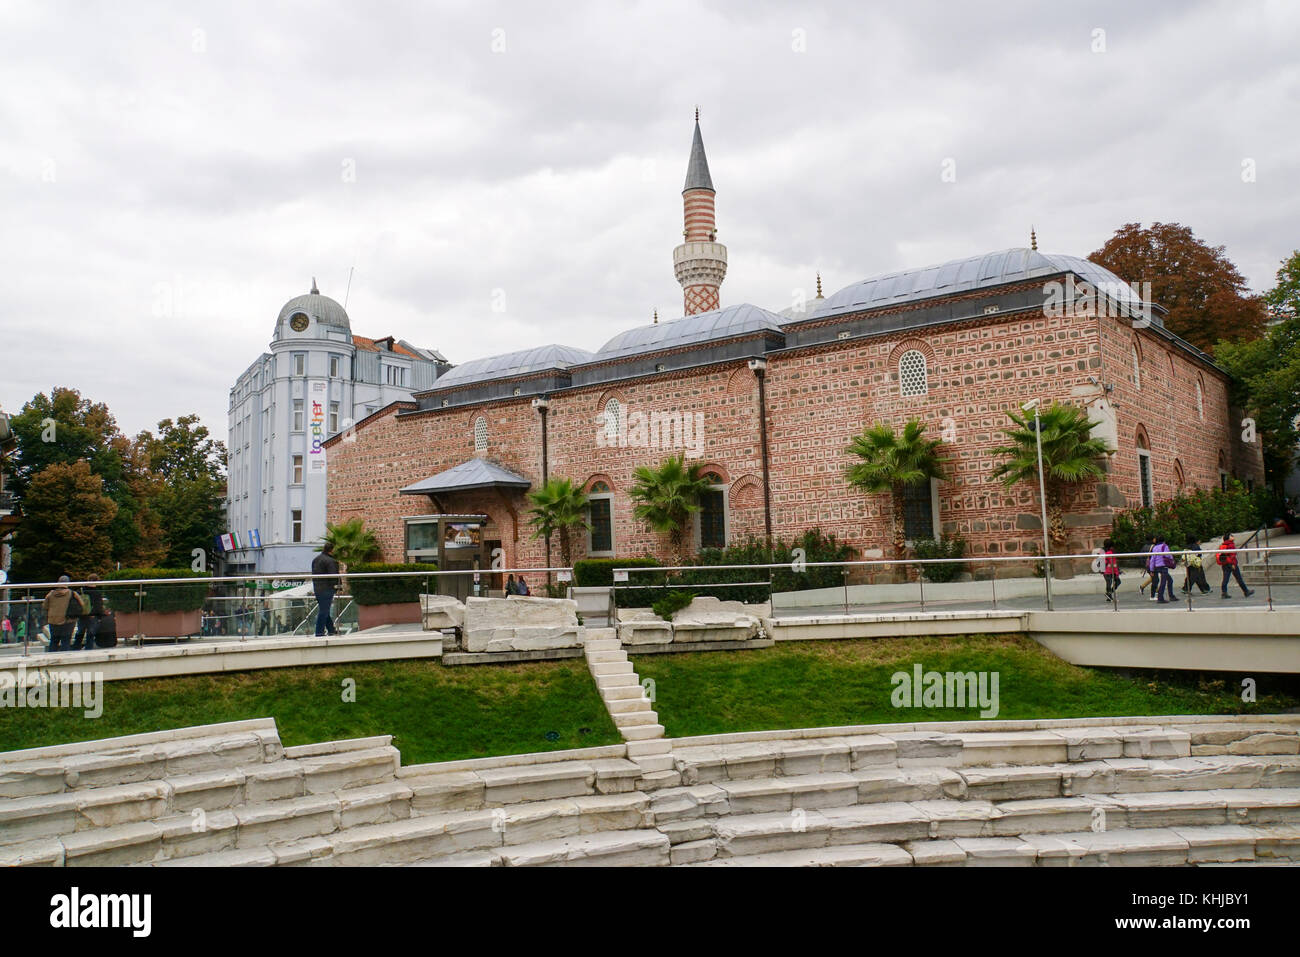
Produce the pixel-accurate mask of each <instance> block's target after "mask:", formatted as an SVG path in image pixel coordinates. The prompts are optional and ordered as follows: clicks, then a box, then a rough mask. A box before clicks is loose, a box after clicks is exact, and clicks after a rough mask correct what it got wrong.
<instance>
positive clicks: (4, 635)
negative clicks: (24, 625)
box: [0, 615, 14, 645]
mask: <svg viewBox="0 0 1300 957" xmlns="http://www.w3.org/2000/svg"><path fill="white" fill-rule="evenodd" d="M13 640H14V624H13V622H11V621H10V620H9V616H8V615H5V616H4V618H0V642H3V643H4V644H6V645H7V644H9V642H11V641H13Z"/></svg>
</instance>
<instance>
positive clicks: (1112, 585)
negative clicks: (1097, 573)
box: [1101, 538, 1119, 602]
mask: <svg viewBox="0 0 1300 957" xmlns="http://www.w3.org/2000/svg"><path fill="white" fill-rule="evenodd" d="M1101 555H1102V559H1101V574H1102V577H1103V578H1105V579H1106V600H1107V601H1110V602H1113V601H1114V600H1115V592H1116V591H1118V590H1119V559H1117V558H1116V557H1115V543H1114V542H1113V541H1111V540H1110V539H1109V538H1108V539H1106V540H1105V541H1104V542H1102V543H1101Z"/></svg>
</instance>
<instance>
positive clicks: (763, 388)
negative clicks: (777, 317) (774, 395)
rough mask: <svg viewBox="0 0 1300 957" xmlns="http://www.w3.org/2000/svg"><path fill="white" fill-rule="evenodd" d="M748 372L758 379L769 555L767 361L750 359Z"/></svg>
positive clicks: (770, 495)
mask: <svg viewBox="0 0 1300 957" xmlns="http://www.w3.org/2000/svg"><path fill="white" fill-rule="evenodd" d="M749 371H750V372H752V373H754V375H755V377H757V379H758V434H759V439H760V441H761V442H762V449H763V533H764V540H765V541H766V542H767V547H768V550H769V553H770V551H771V548H772V483H771V477H770V475H769V474H768V454H767V360H766V359H764V358H763V357H762V356H759V357H757V358H754V359H750V360H749ZM770 557H771V556H770V554H769V558H770Z"/></svg>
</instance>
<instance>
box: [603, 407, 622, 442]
mask: <svg viewBox="0 0 1300 957" xmlns="http://www.w3.org/2000/svg"><path fill="white" fill-rule="evenodd" d="M622 418H623V406H622V404H621V403H620V402H619V401H618V399H610V400H609V401H608V402H606V403H605V441H606V442H607V443H608V444H609V445H617V444H618V434H619V432H620V431H621V430H620V428H619V426H620V425H621V424H622Z"/></svg>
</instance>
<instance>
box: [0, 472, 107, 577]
mask: <svg viewBox="0 0 1300 957" xmlns="http://www.w3.org/2000/svg"><path fill="white" fill-rule="evenodd" d="M116 514H117V505H116V504H115V503H114V502H113V500H112V499H111V498H109V497H108V496H107V495H105V494H104V483H103V480H102V479H100V477H99V476H98V475H95V474H94V473H93V472H92V471H91V470H90V464H89V463H88V462H84V461H82V462H73V463H70V464H68V463H63V462H56V463H54V464H52V465H49V466H46V467H45V468H43V469H41V470H40V471H39V472H38V473H36V475H35V476H33V477H32V478H31V480H30V481H29V482H28V484H27V491H26V493H25V494H24V496H23V522H22V524H21V525H19V526H18V529H17V531H15V533H14V563H13V564H14V569H13V570H14V578H15V580H21V581H54V580H55V579H57V578H58V576H60V575H64V574H66V575H71V576H72V577H73V579H74V580H75V579H84V578H85V577H86V576H87V575H90V574H95V575H105V574H107V573H108V571H109V569H111V568H112V565H113V554H112V544H111V542H110V541H109V537H108V529H109V526H110V525H111V524H112V521H113V518H114V516H115V515H116Z"/></svg>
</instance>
